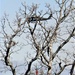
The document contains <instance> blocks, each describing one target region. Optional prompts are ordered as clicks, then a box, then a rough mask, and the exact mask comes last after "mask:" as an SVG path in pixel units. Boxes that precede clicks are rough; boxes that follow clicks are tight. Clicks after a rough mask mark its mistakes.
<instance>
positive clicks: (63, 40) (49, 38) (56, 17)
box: [0, 0, 75, 75]
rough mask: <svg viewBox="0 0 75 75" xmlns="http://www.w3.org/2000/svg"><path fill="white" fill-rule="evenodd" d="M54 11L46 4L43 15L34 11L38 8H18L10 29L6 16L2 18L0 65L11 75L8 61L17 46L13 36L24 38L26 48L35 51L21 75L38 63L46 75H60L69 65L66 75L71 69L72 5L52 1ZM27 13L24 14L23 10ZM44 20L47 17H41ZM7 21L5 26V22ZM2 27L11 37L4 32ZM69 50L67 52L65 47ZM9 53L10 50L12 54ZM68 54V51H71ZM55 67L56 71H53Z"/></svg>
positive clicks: (74, 24)
mask: <svg viewBox="0 0 75 75" xmlns="http://www.w3.org/2000/svg"><path fill="white" fill-rule="evenodd" d="M55 2H56V5H55V6H56V7H57V8H58V9H57V8H55V9H52V8H51V7H50V5H49V4H46V8H47V11H46V12H44V14H43V12H42V11H38V10H37V9H38V5H37V4H36V5H34V4H33V5H32V6H30V7H28V6H26V5H25V4H22V5H23V7H24V9H20V15H21V16H19V15H16V20H15V22H14V25H11V24H10V22H9V20H8V18H7V16H6V15H5V17H4V18H3V20H2V22H1V24H2V31H1V32H0V35H1V38H2V40H3V44H2V45H1V46H0V52H1V55H2V57H3V58H2V61H4V63H5V65H6V66H9V67H10V70H11V72H12V74H13V75H16V74H17V73H16V67H14V65H13V64H12V61H11V60H10V57H11V54H12V53H13V52H14V49H13V48H14V47H15V46H17V45H18V42H16V41H15V40H14V38H16V37H17V36H18V37H20V36H21V35H22V34H26V36H27V38H26V39H27V40H28V44H30V45H31V46H32V48H33V49H34V50H35V56H34V57H33V58H32V59H31V60H30V61H29V62H28V64H27V69H26V71H25V72H24V73H23V75H28V74H29V72H30V70H31V66H32V63H33V62H34V61H37V60H40V61H41V62H42V64H44V65H45V66H46V68H47V75H60V74H61V73H62V72H63V71H64V70H65V69H66V68H67V67H69V66H70V65H72V68H71V71H70V74H71V75H72V73H73V70H72V69H74V66H73V65H74V64H73V61H74V59H73V55H72V54H73V51H74V50H73V49H72V48H70V47H72V46H74V44H73V43H74V42H73V43H71V41H72V40H74V38H73V37H74V36H75V18H74V17H75V16H74V14H73V13H74V12H75V3H74V0H55ZM27 9H28V10H27ZM45 16H48V17H45ZM6 21H7V22H6ZM6 24H7V25H8V26H7V27H9V29H10V30H11V32H12V33H8V32H6V31H7V30H6ZM67 44H68V46H70V47H69V48H68V47H66V46H67ZM12 49H13V50H12ZM71 49H72V51H69V50H71ZM55 67H58V68H55Z"/></svg>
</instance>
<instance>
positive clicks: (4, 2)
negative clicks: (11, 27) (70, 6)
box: [0, 0, 68, 75]
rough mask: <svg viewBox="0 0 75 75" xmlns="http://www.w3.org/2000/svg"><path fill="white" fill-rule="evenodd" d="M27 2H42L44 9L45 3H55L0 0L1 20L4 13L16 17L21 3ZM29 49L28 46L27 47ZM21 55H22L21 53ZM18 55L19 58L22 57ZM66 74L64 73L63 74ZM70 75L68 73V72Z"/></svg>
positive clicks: (39, 0) (36, 0)
mask: <svg viewBox="0 0 75 75" xmlns="http://www.w3.org/2000/svg"><path fill="white" fill-rule="evenodd" d="M24 1H25V2H26V4H27V5H31V4H32V3H35V4H36V3H37V4H40V6H39V7H40V8H41V9H43V10H44V7H45V3H50V4H51V5H52V6H54V5H55V3H54V2H53V1H54V0H0V20H1V18H2V16H3V15H4V13H7V14H9V18H10V20H13V19H14V18H15V14H16V12H18V10H19V8H20V7H22V5H21V3H22V2H24ZM26 48H27V49H28V47H26ZM20 56H21V55H20ZM20 56H18V57H17V58H20ZM0 75H12V74H11V73H10V72H7V73H4V74H2V73H1V74H0ZM62 75H64V74H62ZM66 75H68V74H66Z"/></svg>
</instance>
